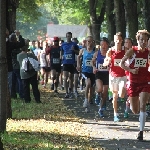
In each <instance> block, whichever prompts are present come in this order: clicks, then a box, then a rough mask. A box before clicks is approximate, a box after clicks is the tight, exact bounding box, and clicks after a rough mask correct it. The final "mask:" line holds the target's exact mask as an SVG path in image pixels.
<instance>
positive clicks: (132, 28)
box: [124, 0, 138, 43]
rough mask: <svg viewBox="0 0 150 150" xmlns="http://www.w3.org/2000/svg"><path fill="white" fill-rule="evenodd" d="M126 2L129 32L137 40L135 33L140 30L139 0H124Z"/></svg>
mask: <svg viewBox="0 0 150 150" xmlns="http://www.w3.org/2000/svg"><path fill="white" fill-rule="evenodd" d="M124 4H125V12H126V23H127V32H128V34H129V37H130V38H132V39H134V40H135V34H136V32H137V31H138V14H137V0H132V1H131V0H124ZM135 42H136V41H135ZM135 42H134V43H135Z"/></svg>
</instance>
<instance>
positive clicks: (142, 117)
mask: <svg viewBox="0 0 150 150" xmlns="http://www.w3.org/2000/svg"><path fill="white" fill-rule="evenodd" d="M145 121H146V112H141V111H140V131H143V130H144V127H145Z"/></svg>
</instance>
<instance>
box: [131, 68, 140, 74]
mask: <svg viewBox="0 0 150 150" xmlns="http://www.w3.org/2000/svg"><path fill="white" fill-rule="evenodd" d="M138 71H139V68H135V69H131V71H130V72H131V73H133V74H138Z"/></svg>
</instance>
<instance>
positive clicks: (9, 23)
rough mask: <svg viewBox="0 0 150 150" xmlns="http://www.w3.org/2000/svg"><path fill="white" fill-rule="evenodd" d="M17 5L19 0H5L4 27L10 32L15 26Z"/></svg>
mask: <svg viewBox="0 0 150 150" xmlns="http://www.w3.org/2000/svg"><path fill="white" fill-rule="evenodd" d="M18 6H19V0H15V1H14V0H6V16H7V17H6V27H7V29H8V30H9V31H10V32H12V31H14V30H15V29H16V28H15V27H16V9H17V7H18Z"/></svg>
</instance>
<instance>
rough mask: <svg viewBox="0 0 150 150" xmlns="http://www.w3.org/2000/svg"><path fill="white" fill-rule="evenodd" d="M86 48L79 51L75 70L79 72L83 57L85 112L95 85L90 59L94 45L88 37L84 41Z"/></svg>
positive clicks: (91, 38) (90, 37)
mask: <svg viewBox="0 0 150 150" xmlns="http://www.w3.org/2000/svg"><path fill="white" fill-rule="evenodd" d="M86 41H87V42H86V48H84V49H82V50H80V53H79V55H78V58H77V70H78V71H81V61H80V60H81V57H82V55H83V66H82V75H83V77H84V78H85V80H86V81H85V82H86V87H85V100H84V103H83V107H84V108H86V111H88V109H89V102H90V101H91V96H92V95H93V85H94V83H95V75H94V74H93V67H92V57H93V54H94V50H93V49H94V46H95V45H94V44H93V37H92V36H88V37H87V39H86Z"/></svg>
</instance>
